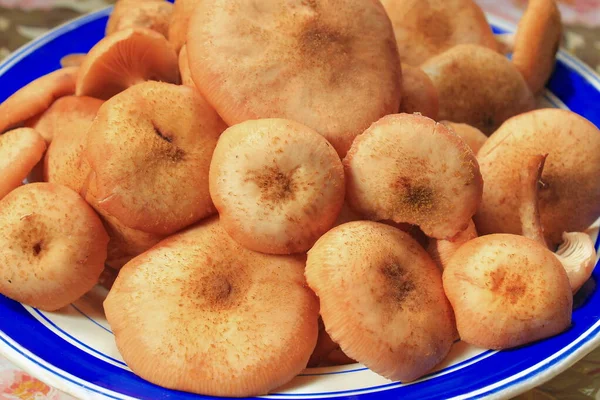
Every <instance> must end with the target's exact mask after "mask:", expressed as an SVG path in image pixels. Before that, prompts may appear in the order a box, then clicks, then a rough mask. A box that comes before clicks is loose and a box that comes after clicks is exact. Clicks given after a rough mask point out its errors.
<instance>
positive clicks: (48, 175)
mask: <svg viewBox="0 0 600 400" xmlns="http://www.w3.org/2000/svg"><path fill="white" fill-rule="evenodd" d="M102 103H103V102H102V100H98V99H94V98H92V97H86V96H65V97H62V98H60V99H58V100H56V101H55V102H54V104H52V106H50V108H49V109H48V110H46V111H45V112H44V113H43V114H42V116H41V117H40V119H39V121H38V123H37V126H38V127H39V128H38V129H39V131H40V132H42V131H44V132H46V134H47V136H51V137H52V143H50V145H49V146H48V151H47V152H46V156H45V157H44V168H43V174H44V181H46V182H53V183H57V184H60V185H64V186H67V187H69V188H71V189H73V190H74V191H76V192H77V193H79V192H81V189H82V188H83V185H84V182H85V180H86V179H87V176H88V174H89V173H90V168H89V165H88V164H87V162H86V161H85V158H84V157H83V151H84V148H85V142H86V139H87V134H88V129H89V128H90V126H91V125H92V121H93V119H94V118H95V117H96V114H97V113H98V109H99V108H100V106H101V105H102Z"/></svg>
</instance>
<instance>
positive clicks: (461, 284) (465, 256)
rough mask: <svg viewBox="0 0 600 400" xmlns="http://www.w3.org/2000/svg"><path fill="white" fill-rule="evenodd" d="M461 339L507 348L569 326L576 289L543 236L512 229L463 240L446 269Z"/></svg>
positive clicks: (474, 343) (483, 346)
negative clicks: (514, 232)
mask: <svg viewBox="0 0 600 400" xmlns="http://www.w3.org/2000/svg"><path fill="white" fill-rule="evenodd" d="M443 282H444V290H445V292H446V296H447V297H448V300H449V301H450V303H451V304H452V308H453V310H454V315H455V317H456V326H457V328H458V334H459V335H460V338H461V340H463V341H465V342H467V343H469V344H472V345H475V346H477V347H482V348H486V349H507V348H511V347H516V346H521V345H524V344H527V343H531V342H533V341H536V340H539V339H544V338H547V337H550V336H554V335H556V334H558V333H560V332H562V331H564V330H565V329H567V328H568V327H569V325H570V324H571V312H572V305H573V295H572V294H571V287H570V285H569V278H568V277H567V274H566V272H565V269H564V268H563V266H562V265H561V263H560V262H559V261H558V259H557V258H556V257H555V256H554V254H553V253H552V252H551V251H550V250H548V249H547V248H546V246H544V245H542V244H540V243H539V242H537V241H535V240H532V239H529V238H526V237H524V236H519V235H512V234H491V235H487V236H480V237H478V238H476V239H473V240H470V241H468V242H467V243H465V244H463V245H462V246H461V247H460V248H459V249H458V250H457V251H456V252H455V253H454V254H453V255H452V257H451V258H450V260H449V261H448V263H447V265H446V268H445V269H444V273H443Z"/></svg>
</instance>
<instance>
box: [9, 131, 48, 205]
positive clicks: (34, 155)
mask: <svg viewBox="0 0 600 400" xmlns="http://www.w3.org/2000/svg"><path fill="white" fill-rule="evenodd" d="M45 151H46V142H44V139H43V138H42V137H41V136H40V134H39V133H37V132H36V131H35V130H33V129H30V128H17V129H13V130H11V131H8V132H6V133H5V134H4V135H0V199H2V198H3V197H4V196H6V195H7V194H9V193H10V192H11V191H12V190H14V189H16V188H17V187H19V186H21V183H22V182H23V180H24V179H25V178H26V177H27V175H28V174H29V173H30V172H31V170H32V169H33V168H34V167H35V165H36V164H37V163H38V162H39V161H40V160H41V159H42V157H43V156H44V152H45Z"/></svg>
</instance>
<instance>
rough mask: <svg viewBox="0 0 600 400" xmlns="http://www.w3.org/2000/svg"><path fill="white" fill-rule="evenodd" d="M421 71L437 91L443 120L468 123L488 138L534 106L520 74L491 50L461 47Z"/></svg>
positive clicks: (453, 48) (447, 52) (477, 47)
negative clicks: (507, 122)
mask: <svg viewBox="0 0 600 400" xmlns="http://www.w3.org/2000/svg"><path fill="white" fill-rule="evenodd" d="M421 68H422V69H423V71H425V73H427V75H429V77H430V78H431V81H432V82H433V85H434V86H435V87H436V88H437V91H438V96H439V101H440V111H439V114H438V118H439V119H441V120H449V121H454V122H462V123H467V124H469V125H471V126H474V127H475V128H477V129H479V130H481V131H482V132H483V133H485V134H487V135H489V134H491V133H492V132H494V131H495V130H496V129H497V128H498V127H499V126H500V125H501V124H502V123H503V122H504V121H506V120H507V119H508V118H510V117H512V116H514V115H517V114H520V113H523V112H526V111H529V110H532V109H533V108H534V107H535V100H534V97H533V94H532V93H531V90H530V89H529V87H528V86H527V83H526V82H525V80H524V79H523V77H522V76H521V74H520V73H519V71H518V70H517V69H516V68H515V66H514V65H513V64H512V63H511V62H510V61H509V60H508V59H507V58H506V57H504V56H503V55H502V54H499V53H498V52H496V51H494V50H492V49H489V48H486V47H482V46H477V45H472V44H466V45H458V46H455V47H452V48H451V49H449V50H447V51H445V52H444V53H441V54H439V55H437V56H435V57H433V58H431V59H429V60H428V61H427V62H426V63H424V64H423V65H422V66H421Z"/></svg>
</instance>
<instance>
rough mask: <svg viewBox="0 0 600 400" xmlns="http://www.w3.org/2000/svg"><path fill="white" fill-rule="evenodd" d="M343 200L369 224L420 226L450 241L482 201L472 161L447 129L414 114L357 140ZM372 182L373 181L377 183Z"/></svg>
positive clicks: (389, 120) (386, 121) (394, 118)
mask: <svg viewBox="0 0 600 400" xmlns="http://www.w3.org/2000/svg"><path fill="white" fill-rule="evenodd" d="M344 169H345V171H346V200H347V201H348V202H349V204H350V206H351V207H352V208H353V209H355V210H356V211H358V212H359V213H361V214H363V215H365V216H366V217H368V219H372V220H378V221H380V220H392V221H394V222H397V223H400V222H407V223H410V224H414V225H418V226H419V227H420V228H421V230H423V232H425V234H426V235H427V236H430V237H435V238H439V239H451V238H452V237H453V236H455V235H456V234H458V233H459V232H460V231H462V230H464V229H465V228H467V225H468V224H469V221H470V220H471V217H472V216H473V214H475V211H476V210H477V206H478V205H479V202H480V200H481V192H482V190H483V188H482V186H483V181H482V180H481V174H480V173H479V166H478V165H477V160H476V158H475V155H474V154H473V152H472V151H471V149H469V147H468V146H467V144H466V143H465V142H464V141H463V140H461V139H460V138H459V137H458V136H456V135H455V134H454V133H453V132H451V131H450V130H449V129H448V128H447V127H446V126H444V125H442V124H439V123H436V122H435V121H433V120H432V119H429V118H427V117H423V116H420V115H416V114H412V115H411V114H396V115H388V116H385V117H383V118H382V119H380V120H379V121H377V122H376V123H374V124H373V125H372V126H371V127H370V128H369V129H367V130H366V131H365V132H364V133H363V134H362V135H360V136H358V137H357V138H356V140H355V141H354V143H353V144H352V148H351V149H350V151H349V152H348V155H347V156H346V158H345V159H344ZM375 177H376V178H375Z"/></svg>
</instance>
